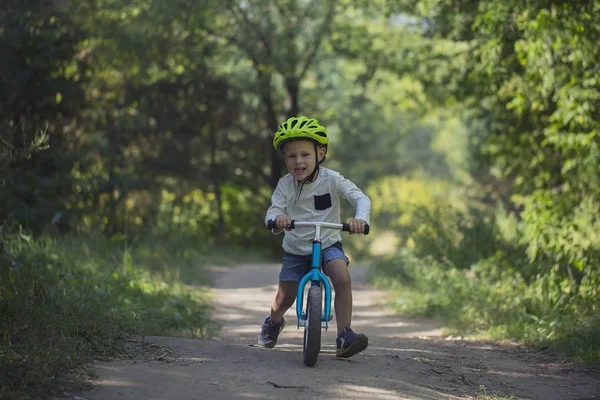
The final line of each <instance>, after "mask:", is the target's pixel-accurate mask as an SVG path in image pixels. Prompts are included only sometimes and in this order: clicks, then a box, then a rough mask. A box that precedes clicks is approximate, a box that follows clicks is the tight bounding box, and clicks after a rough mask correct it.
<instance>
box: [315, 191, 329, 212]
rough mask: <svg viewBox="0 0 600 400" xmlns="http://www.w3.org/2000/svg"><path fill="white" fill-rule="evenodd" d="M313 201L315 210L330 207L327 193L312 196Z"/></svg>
mask: <svg viewBox="0 0 600 400" xmlns="http://www.w3.org/2000/svg"><path fill="white" fill-rule="evenodd" d="M314 199H315V210H327V209H328V208H329V207H331V195H330V194H329V193H326V194H323V195H320V196H316V195H315V196H314Z"/></svg>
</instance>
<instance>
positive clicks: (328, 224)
mask: <svg viewBox="0 0 600 400" xmlns="http://www.w3.org/2000/svg"><path fill="white" fill-rule="evenodd" d="M316 226H320V227H321V228H329V229H339V230H341V231H343V232H350V225H349V224H347V223H342V224H336V223H332V222H300V221H295V220H292V223H291V224H290V228H291V229H295V228H302V227H309V228H312V227H316ZM267 228H269V229H277V224H276V222H275V221H273V220H272V219H270V220H269V221H267ZM369 229H370V228H369V224H365V232H364V234H365V235H368V234H369Z"/></svg>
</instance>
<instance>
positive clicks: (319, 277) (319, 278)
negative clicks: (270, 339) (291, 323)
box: [295, 222, 344, 330]
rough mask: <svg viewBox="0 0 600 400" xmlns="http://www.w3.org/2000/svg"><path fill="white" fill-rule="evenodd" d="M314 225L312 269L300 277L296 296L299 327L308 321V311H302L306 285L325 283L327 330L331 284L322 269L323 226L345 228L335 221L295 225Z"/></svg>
mask: <svg viewBox="0 0 600 400" xmlns="http://www.w3.org/2000/svg"><path fill="white" fill-rule="evenodd" d="M302 226H305V227H314V228H315V238H314V239H313V243H312V259H311V265H310V271H309V272H308V273H307V274H306V275H304V276H303V277H302V279H300V282H299V283H298V294H297V296H296V315H297V316H298V327H300V326H302V325H303V322H304V321H306V313H303V312H302V307H303V305H304V287H305V286H306V285H307V284H308V281H310V282H311V286H316V285H320V284H321V283H322V284H323V287H324V288H325V304H324V307H323V308H324V309H323V311H322V312H321V324H322V323H323V322H324V323H325V330H327V329H328V328H329V319H330V316H331V285H330V284H329V280H328V279H327V277H326V276H325V274H323V271H322V269H321V228H329V229H343V227H344V226H343V224H334V223H326V222H322V223H314V222H296V223H295V227H302Z"/></svg>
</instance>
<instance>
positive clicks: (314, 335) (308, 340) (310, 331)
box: [304, 285, 322, 367]
mask: <svg viewBox="0 0 600 400" xmlns="http://www.w3.org/2000/svg"><path fill="white" fill-rule="evenodd" d="M321 296H322V295H321V286H320V285H314V286H311V287H310V289H309V290H308V299H307V306H306V322H305V324H304V364H306V365H308V366H309V367H312V366H313V365H315V364H316V363H317V358H318V357H319V351H320V350H321V304H322V299H321Z"/></svg>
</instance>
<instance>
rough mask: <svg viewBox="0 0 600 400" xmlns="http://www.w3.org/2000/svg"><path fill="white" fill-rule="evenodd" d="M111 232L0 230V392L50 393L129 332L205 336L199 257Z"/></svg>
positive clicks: (118, 349)
mask: <svg viewBox="0 0 600 400" xmlns="http://www.w3.org/2000/svg"><path fill="white" fill-rule="evenodd" d="M160 243H161V245H158V243H156V242H153V241H150V240H143V241H140V242H139V243H137V245H136V246H135V247H128V246H126V245H125V242H123V241H120V240H119V237H116V238H115V240H113V241H108V240H106V239H104V238H102V237H94V236H88V237H83V238H64V239H60V240H56V239H44V240H38V241H34V240H33V239H31V238H30V237H28V236H27V235H24V234H22V233H21V234H16V235H11V236H7V237H5V240H4V242H3V247H4V248H3V251H2V257H1V258H0V274H1V275H0V314H1V315H2V319H1V321H0V330H1V332H2V339H0V360H1V362H0V397H2V398H4V397H5V396H8V397H11V398H14V397H17V396H22V397H24V398H30V397H36V396H37V395H39V394H40V393H44V394H46V393H52V390H54V389H53V388H56V387H57V383H58V382H60V379H61V378H64V377H65V375H66V374H67V373H68V372H69V371H72V370H73V369H75V368H76V367H78V366H80V365H82V364H83V363H85V362H86V361H89V360H90V359H92V358H104V357H112V356H118V355H123V354H124V353H125V352H126V349H125V347H124V340H123V339H125V338H126V337H127V335H129V334H132V333H138V334H169V335H179V336H189V337H202V336H205V335H207V334H209V333H210V332H211V331H212V330H213V329H216V327H215V326H214V325H213V324H211V322H210V320H209V319H208V312H209V307H208V303H207V301H206V297H205V291H203V290H202V289H201V287H200V290H190V288H189V287H188V286H186V285H185V284H184V283H182V282H181V281H180V279H181V277H185V279H186V280H187V281H188V283H194V284H196V285H202V283H203V276H202V264H203V263H204V257H203V256H202V255H201V254H200V253H198V252H196V251H195V250H193V247H191V246H189V247H187V248H186V247H185V245H184V244H183V243H180V244H179V245H178V246H177V247H175V246H172V250H171V251H169V250H168V247H169V246H170V244H169V243H168V242H160Z"/></svg>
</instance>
